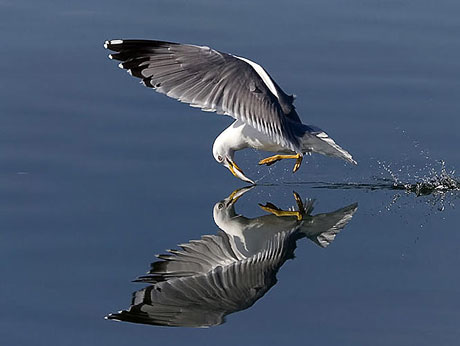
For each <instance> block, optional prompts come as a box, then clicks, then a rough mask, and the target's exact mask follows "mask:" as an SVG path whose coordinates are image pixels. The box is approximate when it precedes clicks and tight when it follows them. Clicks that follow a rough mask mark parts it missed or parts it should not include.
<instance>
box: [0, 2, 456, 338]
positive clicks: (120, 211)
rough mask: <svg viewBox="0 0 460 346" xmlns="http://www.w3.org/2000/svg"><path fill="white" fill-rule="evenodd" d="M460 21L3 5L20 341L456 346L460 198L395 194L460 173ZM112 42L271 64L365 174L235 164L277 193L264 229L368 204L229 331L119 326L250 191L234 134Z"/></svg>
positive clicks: (318, 160) (343, 9)
mask: <svg viewBox="0 0 460 346" xmlns="http://www.w3.org/2000/svg"><path fill="white" fill-rule="evenodd" d="M459 10H460V4H458V3H457V2H455V1H438V2H436V3H433V2H430V1H417V2H409V1H391V2H389V1H386V2H381V1H366V2H362V1H346V2H345V1H339V0H336V1H328V2H324V1H308V2H305V1H293V2H290V3H287V4H286V3H282V2H274V1H268V2H267V1H264V2H261V1H252V2H250V3H247V2H244V1H233V2H231V3H217V2H214V1H213V2H211V1H204V0H203V1H194V2H187V1H156V2H153V3H152V2H149V1H131V2H129V3H128V2H121V1H111V2H109V1H102V2H97V3H93V2H90V1H80V2H78V3H72V4H70V3H68V4H67V3H64V2H58V1H51V0H46V1H41V2H30V1H21V0H20V1H8V0H6V1H1V2H0V29H1V32H2V37H3V41H2V48H1V51H2V54H1V61H2V64H1V65H0V71H1V75H2V83H0V91H1V94H2V97H1V101H2V102H0V112H1V113H0V114H1V126H0V141H1V149H0V160H1V165H0V186H1V194H0V205H1V207H0V220H1V224H2V232H1V235H0V237H1V241H0V254H1V258H0V259H1V261H0V263H1V265H0V271H1V275H2V278H3V279H2V283H1V285H0V293H1V297H2V307H3V311H4V312H7V313H4V314H2V317H1V318H0V338H1V340H2V342H3V343H5V344H11V345H26V344H27V345H30V344H33V345H49V344H50V343H55V344H62V345H81V344H86V345H107V344H110V345H126V344H128V343H133V344H134V343H135V344H138V345H150V344H152V343H167V344H172V345H179V344H184V343H187V344H191V345H202V344H205V345H208V344H209V345H215V344H217V343H218V344H220V345H231V344H232V345H233V344H235V343H243V344H252V345H262V344H275V343H276V344H278V343H281V342H285V340H286V339H287V338H289V340H291V341H292V342H293V343H295V344H300V343H311V344H315V345H334V344H340V345H363V344H372V345H388V344H395V345H410V344H417V345H433V344H436V345H455V344H456V343H457V342H458V339H459V337H460V332H459V328H458V325H459V323H460V313H459V311H460V291H459V289H458V287H460V278H459V275H458V274H457V272H458V267H459V264H460V256H459V253H460V251H459V250H460V248H459V244H460V234H459V232H458V231H457V229H458V220H459V211H458V192H451V191H448V192H447V193H439V192H438V193H434V194H433V193H430V194H428V195H424V194H417V193H414V192H409V193H406V192H405V190H402V189H393V188H392V186H393V185H394V183H396V184H399V183H401V184H402V185H403V186H404V185H405V184H417V182H420V181H423V179H425V178H429V177H430V176H432V175H431V172H432V170H434V171H435V172H436V174H439V173H440V172H441V170H442V165H441V164H440V163H439V161H441V160H443V161H444V162H445V167H446V170H447V172H450V171H451V170H455V169H457V170H458V169H459V167H460V157H459V155H458V143H459V130H460V120H459V116H458V114H459V111H460V103H459V99H458V95H459V93H460V84H459V83H458V80H459V79H460V75H459V73H460V72H459V71H460V48H459V47H460V45H459V43H460V42H459V40H460V39H459V37H460V35H459V34H460V24H459V22H458V15H457V14H458V13H459ZM113 38H152V39H163V40H169V41H177V42H188V43H195V44H205V45H208V46H211V47H214V48H216V49H219V50H222V51H226V52H231V53H234V54H237V55H240V56H244V57H247V58H250V59H251V60H254V61H257V62H258V63H260V64H261V65H263V66H264V67H265V68H266V70H267V71H268V72H269V73H270V74H271V75H272V76H273V77H274V78H275V79H276V81H277V82H278V84H279V85H280V86H281V87H282V88H283V89H284V90H285V91H286V92H288V93H294V94H296V95H297V100H296V106H297V110H298V112H299V114H300V116H301V117H302V119H303V120H304V121H305V122H307V123H311V124H313V125H316V126H319V127H321V128H324V129H325V130H326V131H327V132H328V133H329V134H330V135H331V136H332V137H333V138H334V139H335V140H336V141H337V142H338V143H339V144H340V145H342V146H343V147H344V148H346V149H347V150H348V151H350V153H352V154H353V156H354V158H356V159H357V161H358V162H359V165H358V166H356V167H351V166H350V165H347V164H345V163H343V162H342V161H339V160H334V159H331V158H324V157H319V156H312V157H309V158H308V159H307V160H305V161H304V164H303V166H302V168H301V170H300V171H298V172H297V173H296V174H295V175H292V174H291V172H290V170H291V168H292V166H291V164H292V162H289V163H288V162H280V163H277V164H276V165H275V166H273V167H271V168H266V167H259V166H257V165H256V162H257V161H258V160H259V159H261V158H263V157H264V154H263V153H257V152H251V151H247V152H242V153H239V154H237V162H238V164H239V165H240V166H241V167H242V168H243V169H245V172H247V173H248V176H250V177H253V178H257V179H260V183H261V185H262V186H258V187H256V188H255V189H253V190H251V191H250V192H248V193H247V194H245V196H244V198H241V199H240V200H239V201H238V205H237V207H236V209H237V211H238V212H241V213H243V214H244V215H245V216H247V217H251V218H254V217H258V216H261V215H262V214H263V211H262V210H261V209H260V208H259V206H258V203H262V204H265V203H266V202H272V203H274V204H275V205H276V206H278V207H280V208H283V209H286V208H288V207H290V206H292V205H293V204H295V202H294V200H293V197H292V191H293V190H295V191H297V192H298V193H299V194H300V195H301V196H302V198H308V199H312V200H315V201H316V202H315V209H314V214H316V213H329V212H331V211H335V210H338V209H340V208H343V207H345V206H348V205H352V204H353V203H358V209H357V211H356V212H355V213H354V215H353V218H352V220H351V221H350V222H349V223H348V224H347V226H346V227H345V228H344V229H343V230H342V231H341V232H340V233H339V234H338V235H337V237H336V239H335V240H334V241H333V242H332V243H331V244H330V246H328V247H327V248H325V249H323V248H320V247H318V246H317V245H316V244H315V243H313V242H306V241H303V242H302V243H301V244H298V245H297V249H296V251H295V259H294V260H292V261H287V262H286V263H285V264H284V265H283V266H282V267H281V269H280V270H279V272H278V274H277V280H278V283H277V284H276V285H275V286H273V287H272V288H271V289H270V290H269V291H268V292H267V293H266V294H265V295H264V296H263V297H262V298H260V299H259V300H257V302H256V303H255V304H254V305H253V306H252V307H251V308H249V309H246V310H244V311H240V312H236V313H234V314H230V315H228V316H227V322H226V323H225V324H222V325H220V326H217V327H215V328H209V329H191V328H167V327H154V326H145V325H140V324H132V323H116V322H113V321H107V320H105V319H104V316H106V315H107V314H109V313H111V312H114V311H117V310H118V309H122V308H127V307H129V303H130V295H131V293H132V292H134V291H136V290H139V289H142V287H144V286H143V285H142V284H140V283H131V282H130V281H131V280H133V279H135V278H136V277H138V276H140V275H143V274H144V273H145V272H146V271H147V270H148V269H149V264H150V263H151V262H152V261H154V260H155V257H154V255H155V254H157V253H163V252H164V251H165V249H170V248H176V244H178V243H184V242H187V241H189V240H191V239H199V238H200V237H201V235H203V234H216V233H217V232H218V228H217V227H216V225H215V223H214V220H213V214H212V210H213V206H214V205H215V203H216V202H218V201H220V200H222V199H223V198H225V197H227V196H228V195H229V194H230V193H231V192H232V191H233V190H235V189H236V188H239V187H242V186H243V184H242V183H241V182H240V181H237V180H236V179H234V177H233V176H231V175H230V174H229V173H228V172H227V171H226V170H225V169H224V168H222V167H220V166H219V165H218V164H217V163H216V162H215V161H214V159H213V157H212V154H211V147H212V143H213V141H214V138H215V137H216V136H217V135H218V133H219V132H220V131H222V130H223V129H224V128H225V127H226V126H228V124H229V123H230V121H231V120H230V119H227V118H225V117H221V116H220V117H219V116H216V115H213V114H208V113H202V112H199V111H198V110H196V109H191V108H189V107H187V106H185V105H183V104H180V103H178V102H176V101H174V100H171V99H168V98H166V97H164V96H162V95H157V94H155V93H153V92H152V91H151V90H148V89H147V88H143V87H142V86H141V85H139V84H138V83H137V81H135V80H134V79H133V78H131V77H130V76H129V75H128V74H126V73H124V72H123V71H121V70H119V69H118V68H117V67H116V66H115V64H114V63H113V61H110V60H108V59H107V57H106V54H107V52H106V51H105V50H104V48H103V46H102V44H103V42H104V40H106V39H113ZM172 129H173V130H172ZM171 139H173V140H171ZM191 143H193V145H191ZM388 167H389V170H387V169H386V168H388ZM390 172H391V173H390ZM392 174H393V177H392ZM449 174H450V176H453V177H458V173H456V174H455V173H454V174H451V173H449ZM394 177H396V178H397V179H394ZM381 179H384V180H383V181H382V180H381ZM366 184H367V187H366ZM381 184H384V185H385V186H387V187H388V188H375V187H376V186H380V185H381ZM357 187H358V188H357Z"/></svg>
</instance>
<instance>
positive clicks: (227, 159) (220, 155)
mask: <svg viewBox="0 0 460 346" xmlns="http://www.w3.org/2000/svg"><path fill="white" fill-rule="evenodd" d="M212 154H213V155H214V159H215V160H216V161H217V162H218V163H220V164H222V165H224V166H225V167H227V168H228V169H229V170H230V172H232V174H233V175H234V176H235V177H237V178H239V179H241V180H243V181H246V182H248V183H251V184H254V182H253V181H252V180H251V179H249V178H248V177H246V176H245V175H244V173H243V171H242V170H241V168H239V167H238V165H237V164H236V163H235V161H233V156H234V155H235V150H234V149H232V148H231V147H230V145H229V144H228V141H225V137H224V136H222V135H221V136H219V137H217V138H216V140H215V141H214V145H213V146H212Z"/></svg>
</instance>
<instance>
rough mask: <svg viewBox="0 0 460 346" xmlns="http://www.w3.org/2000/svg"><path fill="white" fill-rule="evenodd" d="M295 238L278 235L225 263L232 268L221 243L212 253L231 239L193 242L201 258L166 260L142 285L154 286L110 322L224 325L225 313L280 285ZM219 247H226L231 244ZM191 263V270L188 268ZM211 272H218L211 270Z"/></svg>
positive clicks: (194, 255)
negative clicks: (278, 280) (245, 255)
mask: <svg viewBox="0 0 460 346" xmlns="http://www.w3.org/2000/svg"><path fill="white" fill-rule="evenodd" d="M291 235H292V232H284V233H280V234H278V235H276V236H274V237H273V239H272V240H271V241H270V242H269V243H268V244H267V247H266V248H265V249H264V250H263V251H261V252H259V253H257V254H256V255H254V256H251V257H248V258H244V259H237V258H235V257H233V258H232V257H231V256H230V257H227V259H226V260H225V261H224V262H228V263H227V264H224V262H222V261H221V259H222V256H223V254H224V253H227V254H228V253H231V251H229V250H228V249H222V251H221V252H220V254H217V253H216V252H215V245H212V247H213V249H211V250H210V251H208V250H207V249H206V248H207V245H209V244H210V242H209V240H210V239H211V238H217V237H227V235H226V234H225V233H223V232H222V233H221V234H220V235H219V236H206V237H204V239H202V240H199V241H196V242H191V243H189V244H193V245H192V247H193V248H195V249H196V250H197V249H198V247H196V245H197V244H198V243H200V242H201V243H202V244H201V245H203V247H201V249H202V253H201V255H198V253H195V252H194V251H193V253H192V254H190V253H189V252H187V251H186V250H184V251H178V252H175V253H173V254H172V255H171V258H167V259H166V260H165V261H164V262H160V263H166V264H165V265H155V264H153V265H152V270H151V271H150V277H151V280H147V277H144V278H141V281H146V282H154V284H153V285H151V286H149V287H146V288H144V289H142V290H140V291H137V292H135V293H134V297H133V302H132V305H131V307H130V308H129V309H128V310H123V311H120V312H118V313H115V314H111V315H109V316H107V318H108V319H113V320H121V321H128V322H135V323H144V324H154V325H164V326H188V327H208V326H212V325H217V324H221V323H223V322H224V317H225V315H227V314H230V313H232V312H235V311H239V310H242V309H246V308H248V307H250V306H251V305H252V304H254V303H255V302H256V301H257V300H258V299H259V298H260V297H262V296H263V295H264V294H265V293H266V292H267V291H268V290H269V289H270V288H271V287H272V286H273V285H274V284H275V283H276V276H275V275H276V273H277V271H278V269H279V268H280V266H281V265H282V264H283V263H284V261H285V260H286V259H287V258H288V257H289V255H290V254H291V253H292V251H293V249H294V246H289V245H292V244H291V243H290V242H289V239H290V238H291ZM214 240H215V239H212V241H213V242H214ZM293 241H294V244H295V240H293ZM214 244H221V245H223V246H225V244H228V242H227V241H224V242H219V241H218V242H216V243H214ZM182 247H183V245H182ZM199 257H200V258H202V260H199ZM224 257H226V256H224ZM189 260H190V263H192V264H191V265H190V266H188V265H187V262H188V261H189ZM209 268H212V269H211V270H209V271H207V270H208V269H209Z"/></svg>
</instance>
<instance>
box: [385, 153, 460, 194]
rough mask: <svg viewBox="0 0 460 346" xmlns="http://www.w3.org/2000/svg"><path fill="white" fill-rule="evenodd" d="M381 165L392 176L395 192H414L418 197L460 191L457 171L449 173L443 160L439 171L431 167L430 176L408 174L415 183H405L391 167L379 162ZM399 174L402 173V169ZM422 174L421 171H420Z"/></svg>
mask: <svg viewBox="0 0 460 346" xmlns="http://www.w3.org/2000/svg"><path fill="white" fill-rule="evenodd" d="M378 163H379V165H380V166H381V167H382V168H383V169H384V170H385V171H386V172H387V173H388V174H390V176H391V179H392V181H393V184H392V188H393V189H395V190H406V191H407V192H413V193H415V194H416V195H417V196H426V195H431V194H438V193H446V192H449V191H460V179H459V178H457V177H455V171H454V170H452V171H449V172H448V171H447V169H446V164H445V162H444V161H443V160H441V161H439V163H440V165H441V167H440V170H437V169H436V168H434V167H430V169H429V172H428V174H425V175H423V176H420V175H419V174H415V175H413V176H411V174H409V173H407V176H408V178H409V179H411V178H415V181H413V182H404V181H403V180H402V178H401V177H399V176H398V175H397V174H396V173H395V172H394V171H393V170H392V169H391V167H390V165H387V164H385V163H382V162H380V161H378ZM398 172H399V173H401V172H402V169H401V168H400V169H399V170H398ZM419 172H420V170H419Z"/></svg>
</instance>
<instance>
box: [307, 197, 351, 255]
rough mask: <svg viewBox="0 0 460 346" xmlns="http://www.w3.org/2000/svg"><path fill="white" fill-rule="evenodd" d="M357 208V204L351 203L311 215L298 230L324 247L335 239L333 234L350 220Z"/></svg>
mask: <svg viewBox="0 0 460 346" xmlns="http://www.w3.org/2000/svg"><path fill="white" fill-rule="evenodd" d="M357 209H358V204H357V203H353V204H350V205H349V206H347V207H344V208H341V209H339V210H336V211H333V212H331V213H325V214H318V215H315V216H312V217H311V219H310V220H309V221H306V222H305V223H304V224H303V225H302V226H301V227H300V232H302V233H303V234H305V235H306V236H307V237H308V238H309V239H310V240H312V241H313V242H315V243H316V244H318V245H319V246H321V247H326V246H328V245H329V244H330V243H332V241H333V240H334V239H335V236H336V235H337V234H338V233H339V232H340V231H341V230H342V229H343V228H344V227H345V226H346V225H347V224H348V222H350V220H351V218H352V217H353V214H354V213H355V212H356V210H357Z"/></svg>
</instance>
